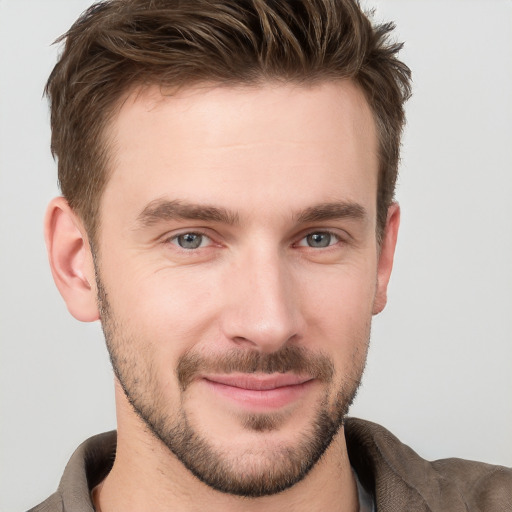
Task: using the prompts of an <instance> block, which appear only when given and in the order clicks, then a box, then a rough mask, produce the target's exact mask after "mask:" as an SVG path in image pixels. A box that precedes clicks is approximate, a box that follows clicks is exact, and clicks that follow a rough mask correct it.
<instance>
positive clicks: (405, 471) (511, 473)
mask: <svg viewBox="0 0 512 512" xmlns="http://www.w3.org/2000/svg"><path fill="white" fill-rule="evenodd" d="M345 437H346V440H347V448H348V454H349V458H350V462H351V464H352V467H353V468H354V470H355V471H356V473H357V476H358V478H359V480H360V482H361V484H362V485H363V486H364V487H365V489H366V490H367V491H368V492H369V493H370V494H371V496H372V497H373V500H374V502H375V510H376V511H377V512H401V511H404V512H406V511H407V512H512V468H506V467H503V466H493V465H490V464H484V463H482V462H473V461H466V460H462V459H443V460H437V461H434V462H429V461H427V460H425V459H422V458H421V457H420V456H419V455H418V454H417V453H416V452H414V451H413V450H412V449H411V448H409V447H408V446H406V445H405V444H403V443H401V442H400V441H399V440H398V439H397V438H396V437H395V436H394V435H393V434H391V433H390V432H389V431H388V430H386V429H385V428H383V427H381V426H379V425H377V424H375V423H371V422H369V421H364V420H359V419H355V418H349V419H347V421H346V423H345ZM115 451H116V432H114V431H112V432H107V433H105V434H100V435H97V436H94V437H92V438H90V439H88V440H87V441H85V442H84V443H83V444H81V445H80V446H79V447H78V449H77V450H76V451H75V453H74V454H73V455H72V457H71V459H70V460H69V462H68V464H67V466H66V469H65V471H64V474H63V476H62V479H61V482H60V484H59V488H58V490H57V491H56V492H55V493H54V494H52V495H51V496H50V497H49V498H48V499H47V500H46V501H44V502H43V503H41V504H40V505H38V506H36V507H34V508H32V509H31V510H30V511H29V512H94V507H93V504H92V501H91V489H92V488H93V487H95V486H96V485H97V484H99V483H100V482H101V481H102V480H103V479H104V478H105V477H106V475H107V474H108V472H109V471H110V469H111V468H112V464H113V463H114V458H115Z"/></svg>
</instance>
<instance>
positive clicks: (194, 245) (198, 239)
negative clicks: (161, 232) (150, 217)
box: [170, 233, 211, 250]
mask: <svg viewBox="0 0 512 512" xmlns="http://www.w3.org/2000/svg"><path fill="white" fill-rule="evenodd" d="M170 241H171V243H173V244H175V245H179V246H180V247H181V248H182V249H188V250H191V249H199V248H200V247H205V246H207V245H208V244H210V243H211V240H210V238H209V237H207V236H206V235H203V234H202V233H183V234H181V235H176V236H174V237H172V238H171V240H170Z"/></svg>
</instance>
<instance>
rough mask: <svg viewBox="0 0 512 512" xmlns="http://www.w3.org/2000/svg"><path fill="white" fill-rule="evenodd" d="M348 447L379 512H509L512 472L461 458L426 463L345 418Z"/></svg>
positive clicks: (375, 429)
mask: <svg viewBox="0 0 512 512" xmlns="http://www.w3.org/2000/svg"><path fill="white" fill-rule="evenodd" d="M345 437H346V440H347V449H348V453H349V457H350V460H351V463H352V465H353V466H354V468H355V470H356V472H357V473H358V476H359V478H360V479H361V481H362V482H363V485H365V486H367V488H368V489H370V490H371V491H372V492H373V493H374V496H375V499H376V501H377V505H378V510H379V511H386V510H389V511H394V512H396V511H399V510H415V511H423V510H425V511H427V510H428V511H450V512H455V511H459V510H460V511H464V512H467V511H480V510H485V511H486V512H494V511H496V512H498V511H499V512H502V511H504V510H512V469H511V468H506V467H503V466H493V465H491V464H484V463H482V462H474V461H467V460H462V459H443V460H438V461H428V460H425V459H423V458H422V457H420V456H419V455H418V454H417V453H416V452H415V451H414V450H412V449H411V448H410V447H409V446H407V445H405V444H403V443H402V442H400V441H399V440H398V439H397V438H396V437H395V436H394V435H393V434H392V433H391V432H389V431H388V430H386V429H385V428H384V427H381V426H380V425H377V424H375V423H371V422H368V421H363V420H358V419H355V418H350V419H348V420H347V422H346V425H345Z"/></svg>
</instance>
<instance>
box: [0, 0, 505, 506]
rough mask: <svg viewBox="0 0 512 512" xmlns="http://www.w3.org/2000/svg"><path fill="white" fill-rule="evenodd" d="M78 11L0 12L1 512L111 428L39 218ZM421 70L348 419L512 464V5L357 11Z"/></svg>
mask: <svg viewBox="0 0 512 512" xmlns="http://www.w3.org/2000/svg"><path fill="white" fill-rule="evenodd" d="M89 3H90V2H89V1H88V0H46V1H44V2H41V1H40V0H33V1H31V0H0V336H1V349H0V350H1V352H0V392H1V396H0V399H1V402H0V407H1V413H0V414H1V423H0V428H1V431H0V449H1V453H0V510H1V511H2V512H7V511H12V512H16V511H22V510H25V509H27V508H30V506H33V505H35V504H36V503H38V502H39V501H41V500H43V499H44V498H45V497H46V496H47V495H49V494H50V493H51V492H53V491H54V490H55V488H56V486H57V484H58V481H59V479H60V475H61V473H62V470H63V468H64V465H65V463H66V462H67V460H68V458H69V456H70V455H71V453H72V452H73V450H74V448H75V447H76V446H77V445H78V444H79V443H80V442H81V441H82V440H84V439H85V438H86V437H88V436H90V435H92V434H95V433H98V432H101V431H105V430H109V429H112V428H114V427H115V416H114V403H113V378H112V372H111V369H110V365H109V362H108V357H107V354H106V350H105V348H104V342H103V339H102V335H101V330H100V328H99V326H98V325H97V324H93V325H89V324H80V323H79V322H77V321H76V320H74V319H73V318H72V317H71V316H70V315H69V314H68V312H67V310H66V308H65V306H64V303H63V301H62V299H61V298H60V296H59V295H58V293H57V291H56V289H55V287H54V285H53V282H52V278H51V275H50V272H49V269H48V265H47V261H46V253H45V249H44V243H43V235H42V218H43V213H44V210H45V206H46V203H47V202H48V200H49V199H50V198H51V197H52V196H54V195H56V194H57V193H58V190H57V186H56V166H55V164H54V162H53V160H52V158H51V155H50V151H49V138H50V133H49V122H48V108H47V104H46V100H43V99H42V90H43V86H44V83H45V80H46V78H47V76H48V74H49V72H50V70H51V68H52V66H53V64H54V62H55V59H56V55H57V48H56V47H52V46H51V42H52V41H53V40H54V39H55V38H56V37H57V36H58V35H60V34H61V33H63V32H64V31H65V30H66V29H67V28H68V27H69V25H70V24H71V23H72V21H74V19H75V18H76V17H77V16H78V15H79V14H80V12H82V11H83V10H84V9H85V8H86V7H87V6H88V5H89ZM366 5H371V6H374V7H376V8H377V11H376V15H375V16H376V19H386V20H394V21H395V22H396V23H397V32H396V37H397V38H398V39H399V40H404V41H406V47H405V49H404V50H403V52H402V54H401V55H402V58H403V59H404V60H405V61H406V62H407V63H408V64H409V65H410V67H411V68H412V70H413V73H414V97H413V99H412V100H411V101H410V102H409V104H408V106H407V112H408V126H407V129H406V135H405V139H404V147H403V161H402V165H401V177H400V180H399V188H398V199H399V201H400V203H401V206H402V216H403V221H402V228H401V233H400V237H399V244H398V248H397V256H396V263H395V270H394V275H393V277H392V282H391V288H390V293H389V304H388V307H387V309H386V310H385V312H384V313H383V314H382V315H380V316H379V317H377V318H376V319H375V321H374V326H373V332H372V344H371V349H370V355H369V360H368V365H367V370H366V375H365V378H364V380H363V386H362V388H361V390H360V392H359V396H358V398H357V400H356V404H355V405H354V407H353V409H352V411H351V412H352V414H353V415H355V416H360V417H363V418H366V419H371V420H373V421H377V422H379V423H381V424H383V425H385V426H386V427H387V428H389V429H390V430H391V431H392V432H393V433H395V434H396V435H397V436H398V437H399V438H400V439H401V440H402V441H404V442H406V443H408V444H410V445H411V446H412V447H413V448H414V449H415V450H416V451H418V452H419V453H420V454H421V455H422V456H423V457H425V458H428V459H436V458H442V457H449V456H456V457H464V458H470V459H479V460H485V461H488V462H492V463H497V464H503V465H512V343H511V332H512V266H511V262H512V229H511V225H512V201H511V196H512V177H511V176H512V2H510V1H499V0H481V1H468V0H451V1H450V0H442V1H432V0H428V1H419V0H415V1H410V0H409V1H407V0H402V1H391V0H382V1H376V2H370V0H368V2H367V3H366Z"/></svg>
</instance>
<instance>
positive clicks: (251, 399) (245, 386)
mask: <svg viewBox="0 0 512 512" xmlns="http://www.w3.org/2000/svg"><path fill="white" fill-rule="evenodd" d="M201 380H202V382H203V383H204V384H205V385H206V386H207V387H208V388H209V390H210V391H212V392H213V393H214V394H215V395H216V396H217V397H219V398H220V399H225V400H226V399H227V400H228V401H230V402H234V403H235V404H236V405H237V406H239V407H242V408H244V409H247V410H250V411H252V412H265V411H267V412H268V411H272V410H276V409H280V408H282V407H285V406H286V405H290V404H292V403H293V402H296V401H298V400H300V399H301V398H302V397H304V396H305V395H306V394H307V393H308V392H309V389H310V388H311V386H312V385H313V383H314V381H315V379H313V378H311V377H310V376H305V375H296V374H292V373H274V374H241V373H234V374H226V375H205V376H203V377H202V379H201Z"/></svg>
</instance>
